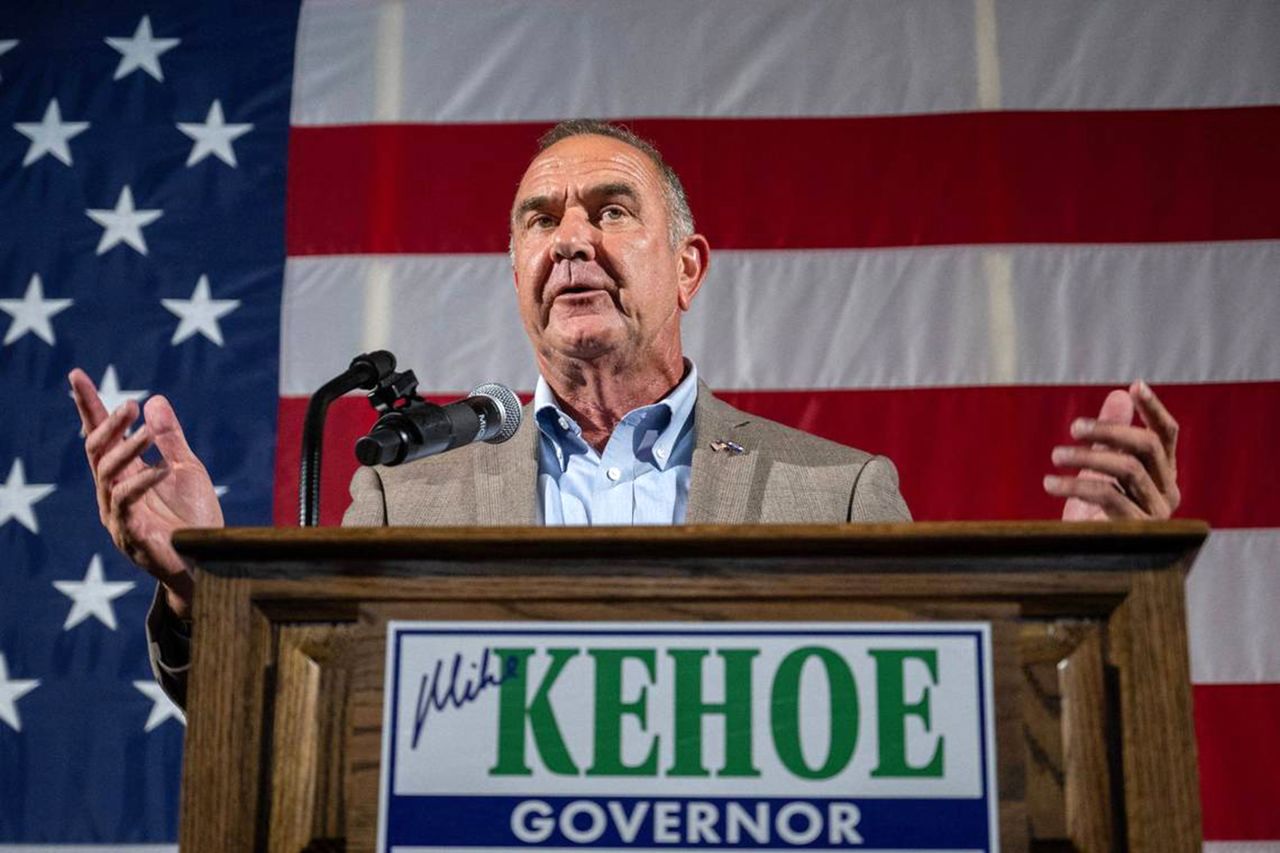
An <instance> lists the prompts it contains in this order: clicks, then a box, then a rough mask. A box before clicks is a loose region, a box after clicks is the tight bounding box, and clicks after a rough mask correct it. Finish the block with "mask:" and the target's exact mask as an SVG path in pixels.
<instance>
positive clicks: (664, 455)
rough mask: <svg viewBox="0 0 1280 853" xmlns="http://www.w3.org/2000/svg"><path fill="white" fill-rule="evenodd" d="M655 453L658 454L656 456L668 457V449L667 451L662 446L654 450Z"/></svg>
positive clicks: (660, 457)
mask: <svg viewBox="0 0 1280 853" xmlns="http://www.w3.org/2000/svg"><path fill="white" fill-rule="evenodd" d="M653 455H654V456H656V457H658V458H659V459H666V458H667V451H665V450H663V449H662V448H661V447H659V448H657V449H656V450H654V451H653Z"/></svg>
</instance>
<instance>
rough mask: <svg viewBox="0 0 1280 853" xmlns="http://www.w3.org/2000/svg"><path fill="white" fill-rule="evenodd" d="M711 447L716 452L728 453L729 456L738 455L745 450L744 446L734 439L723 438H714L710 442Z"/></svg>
mask: <svg viewBox="0 0 1280 853" xmlns="http://www.w3.org/2000/svg"><path fill="white" fill-rule="evenodd" d="M711 449H712V450H714V451H715V452H716V453H721V452H724V453H728V454H729V455H730V456H738V455H741V454H743V453H746V452H747V450H746V448H745V447H743V446H742V445H741V444H738V443H737V442H734V441H725V440H724V439H716V440H715V441H713V442H711Z"/></svg>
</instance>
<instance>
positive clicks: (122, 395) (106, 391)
mask: <svg viewBox="0 0 1280 853" xmlns="http://www.w3.org/2000/svg"><path fill="white" fill-rule="evenodd" d="M146 397H147V392H146V391H122V390H121V389H120V377H119V376H117V375H116V368H115V365H113V364H108V365H107V369H106V371H105V372H103V374H102V381H101V382H99V383H98V399H99V400H101V401H102V405H103V407H104V408H105V409H106V410H107V411H108V412H114V411H115V410H116V409H118V408H120V406H121V405H122V404H123V403H124V402H125V401H126V400H137V401H138V402H142V401H143V400H144V399H146Z"/></svg>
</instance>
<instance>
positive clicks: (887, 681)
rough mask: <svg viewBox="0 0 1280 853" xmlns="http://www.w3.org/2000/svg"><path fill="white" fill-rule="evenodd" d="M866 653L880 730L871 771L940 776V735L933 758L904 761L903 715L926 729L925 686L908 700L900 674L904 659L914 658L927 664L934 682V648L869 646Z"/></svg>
mask: <svg viewBox="0 0 1280 853" xmlns="http://www.w3.org/2000/svg"><path fill="white" fill-rule="evenodd" d="M870 654H871V656H872V657H873V658H875V661H876V690H877V692H878V693H879V697H878V702H877V707H878V709H879V710H878V712H877V715H876V716H877V718H878V723H879V725H878V727H877V728H878V731H879V733H880V762H879V764H878V765H876V768H875V769H874V770H872V771H871V775H872V776H873V777H881V776H934V777H940V776H942V741H943V738H942V737H941V736H939V737H938V741H937V743H936V744H935V745H934V748H933V758H931V759H929V762H928V763H927V764H924V765H922V766H920V767H912V766H911V765H910V764H907V717H909V716H911V717H919V718H920V720H921V722H923V723H924V730H925V731H926V732H927V731H929V725H930V722H929V720H930V717H929V688H928V687H925V688H924V692H923V693H922V695H921V696H920V699H919V701H917V702H911V703H908V702H907V701H906V699H905V695H904V694H905V691H906V684H905V679H904V676H903V664H904V662H905V661H906V660H907V659H908V658H914V659H916V660H918V661H921V662H922V663H924V665H925V666H926V667H927V668H928V670H929V677H930V678H931V679H932V680H933V684H934V685H935V686H936V685H937V683H938V652H937V651H936V650H935V649H873V650H871V651H870Z"/></svg>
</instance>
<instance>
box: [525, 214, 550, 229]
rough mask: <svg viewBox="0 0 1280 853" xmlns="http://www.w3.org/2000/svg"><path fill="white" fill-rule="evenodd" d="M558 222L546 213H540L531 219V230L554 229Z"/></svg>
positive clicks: (529, 225) (529, 224)
mask: <svg viewBox="0 0 1280 853" xmlns="http://www.w3.org/2000/svg"><path fill="white" fill-rule="evenodd" d="M555 225H556V221H555V220H554V219H552V218H551V217H550V216H548V215H547V214H545V213H539V214H538V215H537V216H534V217H531V218H530V219H529V223H528V226H527V227H529V228H554V227H555Z"/></svg>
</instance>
